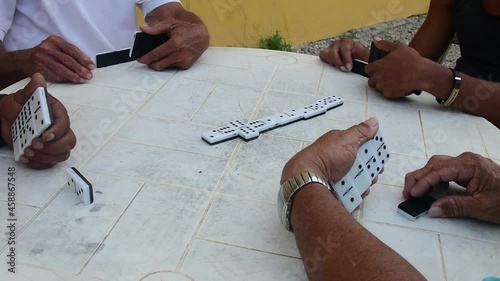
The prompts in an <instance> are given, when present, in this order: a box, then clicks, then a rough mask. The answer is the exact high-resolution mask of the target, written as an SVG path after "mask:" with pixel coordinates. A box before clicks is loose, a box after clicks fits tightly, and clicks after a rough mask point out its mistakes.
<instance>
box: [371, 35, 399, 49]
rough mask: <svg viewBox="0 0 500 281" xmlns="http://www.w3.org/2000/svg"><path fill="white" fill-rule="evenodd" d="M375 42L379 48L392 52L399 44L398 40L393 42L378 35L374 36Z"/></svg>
mask: <svg viewBox="0 0 500 281" xmlns="http://www.w3.org/2000/svg"><path fill="white" fill-rule="evenodd" d="M373 43H374V44H375V46H377V48H379V49H380V50H382V51H386V52H392V51H393V50H395V49H396V48H397V47H398V45H399V43H398V42H391V41H386V40H382V39H380V38H379V37H376V36H375V37H373Z"/></svg>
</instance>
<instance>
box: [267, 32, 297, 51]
mask: <svg viewBox="0 0 500 281" xmlns="http://www.w3.org/2000/svg"><path fill="white" fill-rule="evenodd" d="M259 48H261V49H268V50H278V51H287V52H290V51H292V45H290V44H289V43H288V42H286V40H285V38H283V36H282V35H281V33H280V32H279V31H276V33H274V34H273V35H271V36H269V37H261V38H260V40H259Z"/></svg>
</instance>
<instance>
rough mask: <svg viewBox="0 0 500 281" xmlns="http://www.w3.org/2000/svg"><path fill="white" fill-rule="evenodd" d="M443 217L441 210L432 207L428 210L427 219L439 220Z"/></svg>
mask: <svg viewBox="0 0 500 281" xmlns="http://www.w3.org/2000/svg"><path fill="white" fill-rule="evenodd" d="M442 216H443V209H441V208H439V207H436V206H433V207H431V208H430V209H429V217H432V218H440V217H442Z"/></svg>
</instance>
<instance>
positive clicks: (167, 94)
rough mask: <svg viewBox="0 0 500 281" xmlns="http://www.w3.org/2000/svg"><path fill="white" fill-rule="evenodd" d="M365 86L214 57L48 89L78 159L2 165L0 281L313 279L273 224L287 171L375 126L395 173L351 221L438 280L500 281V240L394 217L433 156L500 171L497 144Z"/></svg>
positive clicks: (249, 58) (479, 230)
mask: <svg viewBox="0 0 500 281" xmlns="http://www.w3.org/2000/svg"><path fill="white" fill-rule="evenodd" d="M366 82H367V81H366V78H363V77H361V76H358V75H355V74H351V73H342V72H341V71H339V70H337V69H334V68H333V67H331V66H328V65H326V64H323V63H321V62H320V60H319V59H318V58H317V57H313V56H308V55H301V54H294V53H282V52H275V51H267V50H255V49H242V48H210V49H209V50H207V52H206V53H205V54H204V55H203V56H202V57H201V58H200V60H199V62H197V63H196V64H195V65H194V66H193V67H192V68H191V69H190V70H187V71H176V70H168V71H164V72H154V71H152V70H149V69H148V68H147V67H145V66H143V65H140V64H138V63H135V62H131V63H125V64H121V65H116V66H113V67H108V68H102V69H98V70H95V71H94V78H93V79H92V80H91V81H89V82H88V83H87V84H84V85H70V84H52V85H49V87H48V89H49V92H50V93H51V94H53V95H54V96H55V97H57V98H58V99H60V100H61V101H62V102H63V103H64V105H65V106H66V107H67V109H68V113H69V114H70V117H71V126H72V129H73V130H74V131H75V133H76V135H77V138H78V144H77V147H76V148H75V150H74V151H73V153H72V156H71V158H70V159H69V160H68V161H67V162H64V163H61V164H59V165H57V166H56V167H54V168H53V169H48V170H43V171H34V170H30V169H26V168H24V167H23V166H22V165H20V164H19V163H16V162H14V160H13V157H12V152H11V151H10V150H8V149H6V148H3V149H1V150H0V159H1V161H0V173H1V175H0V177H1V180H0V193H1V194H3V195H2V197H1V200H2V201H0V213H1V218H0V219H1V221H2V224H5V225H7V214H6V213H7V202H6V195H5V194H6V193H7V186H6V184H5V182H6V177H7V175H6V174H7V169H8V167H10V166H13V167H15V168H16V183H17V198H16V203H17V205H16V206H17V208H16V212H17V219H18V221H17V230H16V232H17V238H16V246H17V248H16V251H17V252H16V257H17V265H16V269H17V273H16V274H15V275H12V274H10V273H8V272H7V267H8V265H7V264H6V262H1V263H0V280H42V281H43V280H70V281H75V280H87V281H90V280H120V281H122V280H145V281H155V280H174V281H178V280H204V281H205V280H305V279H306V276H305V273H304V269H303V266H302V262H301V260H300V258H299V257H300V256H299V253H298V250H297V247H296V244H295V240H294V237H293V235H292V234H290V233H287V232H286V231H285V230H284V229H283V227H282V226H281V225H280V223H279V220H278V216H277V211H276V203H275V199H276V195H277V191H278V185H279V179H280V174H281V170H282V167H283V165H284V164H285V162H286V161H287V160H288V159H289V158H290V157H291V156H292V155H294V154H295V153H296V152H298V151H299V150H300V149H301V148H303V147H304V146H307V145H309V144H310V143H311V142H312V141H314V140H315V139H316V138H317V137H319V136H320V135H322V134H323V133H325V132H327V131H328V130H331V129H346V128H348V127H350V126H351V125H354V124H356V123H358V122H361V121H363V120H364V119H366V118H367V117H369V116H374V115H375V116H378V118H379V119H380V123H381V129H382V130H383V134H384V136H385V138H386V140H387V143H388V145H389V146H388V147H389V150H390V151H391V161H390V162H389V163H388V164H387V166H386V168H385V173H384V174H383V175H381V176H380V179H379V183H378V184H376V185H375V186H374V187H372V192H371V194H370V196H369V197H367V198H366V199H365V201H364V203H363V205H362V207H361V209H360V210H359V211H356V212H355V213H354V216H356V218H358V220H359V222H360V223H362V224H363V225H364V226H365V227H366V228H367V229H368V230H369V231H371V232H372V233H373V234H375V235H376V236H377V237H379V238H380V239H381V240H382V241H383V242H385V243H386V244H388V245H389V246H390V247H392V248H393V249H394V250H396V251H397V252H398V253H400V254H401V255H402V256H403V257H405V258H406V259H407V260H408V261H409V262H410V263H412V264H413V265H414V266H415V267H416V268H417V269H418V270H420V271H421V272H422V273H423V274H424V276H426V277H427V278H428V279H430V280H481V279H482V278H484V277H487V276H499V275H500V266H499V264H500V227H499V226H498V225H491V224H486V223H482V222H479V221H475V220H470V219H430V218H428V217H423V218H421V219H419V220H417V221H415V222H411V221H409V220H407V219H406V218H404V217H402V216H400V215H399V214H397V213H396V206H397V205H398V203H399V202H401V201H402V200H403V198H402V195H401V191H402V186H403V181H404V175H405V174H406V173H407V172H409V171H412V170H415V169H418V168H420V167H422V166H423V165H424V163H425V162H426V161H427V159H428V158H429V157H430V156H432V155H434V154H447V155H455V156H456V155H459V154H460V153H462V152H465V151H473V152H476V153H479V154H481V155H484V156H488V157H490V158H493V159H497V160H495V161H497V162H500V161H499V160H500V146H499V145H498V144H499V143H500V132H499V130H498V129H496V128H495V127H494V126H492V125H490V124H489V123H488V122H486V121H485V120H483V119H482V118H478V117H473V116H469V115H466V114H463V113H460V112H454V111H445V110H443V108H441V107H439V106H438V105H437V104H436V102H435V101H434V99H433V98H432V97H431V96H430V95H428V94H426V93H424V94H423V95H422V96H420V97H416V96H413V97H410V98H406V99H403V100H399V101H389V100H385V99H384V98H383V97H381V95H380V94H379V93H377V92H375V91H373V90H372V89H370V88H369V87H367V85H366V84H367V83H366ZM24 84H26V81H24V82H20V83H18V84H16V85H13V86H11V87H9V88H8V89H5V90H4V91H3V92H4V93H9V92H13V91H14V90H16V89H19V88H20V87H22V86H23V85H24ZM330 95H337V96H340V97H342V98H343V99H344V105H343V106H341V107H339V108H336V109H333V110H330V111H328V112H327V113H326V114H324V115H322V116H319V117H316V118H313V119H310V120H307V121H300V122H297V123H294V124H290V125H288V126H285V127H281V128H279V129H275V130H273V131H270V132H267V133H264V134H262V135H261V136H260V137H259V138H258V139H256V140H253V141H250V142H244V141H242V140H239V139H238V140H232V141H228V142H224V143H222V144H219V145H215V146H210V145H208V144H206V143H205V142H203V141H202V140H201V138H200V137H201V133H202V132H204V131H207V130H209V129H212V128H215V127H219V126H221V125H223V124H225V123H226V122H228V121H230V120H234V119H239V120H244V121H249V120H255V119H257V118H259V117H264V116H268V115H271V114H274V113H279V112H283V111H285V110H287V109H291V108H296V107H300V106H302V105H306V104H310V103H312V102H314V101H316V100H318V99H319V98H320V97H325V96H330ZM70 166H75V167H77V168H78V169H79V170H80V171H81V172H82V173H83V174H84V175H85V177H87V179H89V181H90V182H91V183H92V184H93V186H94V189H95V201H94V203H93V204H92V205H83V204H82V203H80V202H79V199H78V198H77V196H76V195H75V194H74V193H72V191H70V190H69V189H68V188H66V187H65V186H64V185H65V183H66V178H65V169H67V168H68V167H70ZM2 229H4V230H6V228H4V227H2ZM3 232H4V231H2V234H0V250H1V256H2V258H1V260H7V257H6V255H7V253H8V250H9V247H10V246H8V245H7V237H8V233H3Z"/></svg>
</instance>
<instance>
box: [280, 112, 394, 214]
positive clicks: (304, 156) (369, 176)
mask: <svg viewBox="0 0 500 281" xmlns="http://www.w3.org/2000/svg"><path fill="white" fill-rule="evenodd" d="M388 158H389V152H388V151H387V147H386V144H385V140H384V138H383V136H382V135H381V133H380V132H379V125H378V121H377V119H376V118H373V117H372V118H370V119H368V120H366V121H365V122H363V123H361V124H358V125H356V126H353V127H351V128H349V129H347V130H345V131H337V130H333V131H330V132H328V133H326V134H324V135H323V136H321V137H320V138H319V139H317V140H316V141H315V142H314V143H313V144H311V145H310V146H308V147H306V148H305V149H303V150H302V151H300V152H299V153H297V154H296V155H295V156H293V157H292V158H291V159H290V160H289V161H288V163H287V164H286V165H285V167H284V168H283V173H282V176H281V182H284V181H286V180H287V179H289V178H291V177H292V176H294V175H296V174H298V173H300V172H304V171H309V172H313V173H316V174H317V175H319V176H321V177H322V178H324V179H325V180H327V181H329V182H331V183H334V184H333V188H334V190H335V193H336V194H335V195H336V197H337V198H338V199H339V200H340V201H341V203H342V204H343V205H344V207H346V209H347V210H348V211H349V212H352V211H354V210H355V209H356V208H357V207H358V206H359V204H361V201H362V195H363V193H365V192H366V191H367V190H368V188H369V187H370V186H371V185H372V183H373V182H374V181H375V180H376V178H377V176H378V174H379V173H380V172H381V171H382V168H383V167H384V165H385V163H387V160H388Z"/></svg>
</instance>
